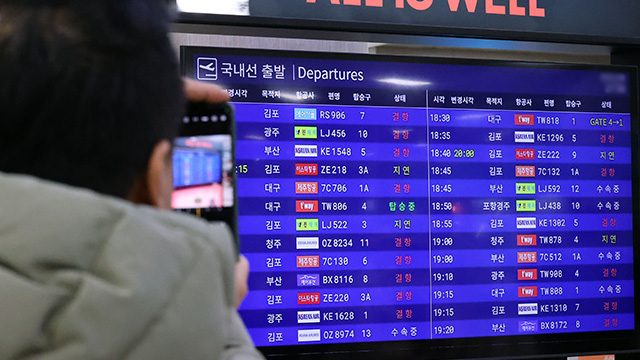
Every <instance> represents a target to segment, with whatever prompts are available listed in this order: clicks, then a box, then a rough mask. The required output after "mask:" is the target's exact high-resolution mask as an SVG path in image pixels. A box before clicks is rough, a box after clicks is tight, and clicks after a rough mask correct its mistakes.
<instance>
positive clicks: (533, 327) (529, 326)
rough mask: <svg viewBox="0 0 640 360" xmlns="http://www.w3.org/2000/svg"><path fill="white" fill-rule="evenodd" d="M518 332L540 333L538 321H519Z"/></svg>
mask: <svg viewBox="0 0 640 360" xmlns="http://www.w3.org/2000/svg"><path fill="white" fill-rule="evenodd" d="M518 331H519V332H537V331H538V321H537V320H531V321H518Z"/></svg>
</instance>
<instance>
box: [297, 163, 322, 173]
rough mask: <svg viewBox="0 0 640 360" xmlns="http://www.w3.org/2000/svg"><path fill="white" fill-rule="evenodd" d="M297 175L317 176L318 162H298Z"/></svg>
mask: <svg viewBox="0 0 640 360" xmlns="http://www.w3.org/2000/svg"><path fill="white" fill-rule="evenodd" d="M296 175H298V176H317V175H318V164H296Z"/></svg>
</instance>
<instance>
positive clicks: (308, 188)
mask: <svg viewBox="0 0 640 360" xmlns="http://www.w3.org/2000/svg"><path fill="white" fill-rule="evenodd" d="M317 193H318V183H317V182H302V181H297V182H296V194H317Z"/></svg>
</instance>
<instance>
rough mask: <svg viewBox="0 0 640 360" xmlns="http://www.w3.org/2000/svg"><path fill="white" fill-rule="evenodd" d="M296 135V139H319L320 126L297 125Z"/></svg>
mask: <svg viewBox="0 0 640 360" xmlns="http://www.w3.org/2000/svg"><path fill="white" fill-rule="evenodd" d="M294 136H295V138H296V139H317V138H318V128H317V127H315V126H296V127H295V128H294Z"/></svg>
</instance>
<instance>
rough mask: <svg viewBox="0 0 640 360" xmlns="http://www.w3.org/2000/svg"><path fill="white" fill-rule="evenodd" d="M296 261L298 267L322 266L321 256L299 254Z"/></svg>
mask: <svg viewBox="0 0 640 360" xmlns="http://www.w3.org/2000/svg"><path fill="white" fill-rule="evenodd" d="M296 263H297V264H298V268H317V267H320V256H309V255H306V256H298V257H297V261H296Z"/></svg>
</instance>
